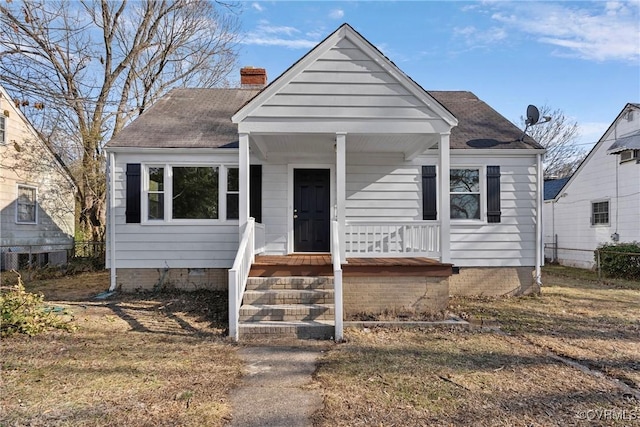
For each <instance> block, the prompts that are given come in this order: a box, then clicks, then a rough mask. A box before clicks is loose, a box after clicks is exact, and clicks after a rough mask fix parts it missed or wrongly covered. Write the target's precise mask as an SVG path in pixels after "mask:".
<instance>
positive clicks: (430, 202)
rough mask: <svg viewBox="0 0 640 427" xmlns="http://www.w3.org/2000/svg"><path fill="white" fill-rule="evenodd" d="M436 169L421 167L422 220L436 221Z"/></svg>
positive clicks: (433, 167)
mask: <svg viewBox="0 0 640 427" xmlns="http://www.w3.org/2000/svg"><path fill="white" fill-rule="evenodd" d="M436 187H437V185H436V167H435V166H422V219H424V220H436V219H438V212H437V208H436V206H437V198H436V194H437V193H436Z"/></svg>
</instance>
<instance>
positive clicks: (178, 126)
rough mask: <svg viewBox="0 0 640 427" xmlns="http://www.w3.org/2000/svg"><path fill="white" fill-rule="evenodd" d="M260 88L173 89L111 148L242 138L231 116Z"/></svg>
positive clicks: (219, 143)
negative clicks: (239, 136)
mask: <svg viewBox="0 0 640 427" xmlns="http://www.w3.org/2000/svg"><path fill="white" fill-rule="evenodd" d="M258 92H259V90H255V89H173V90H172V91H171V92H169V93H168V94H167V95H165V96H164V97H162V98H161V99H160V100H158V101H157V102H156V103H155V104H154V105H153V106H152V107H151V108H149V109H148V110H147V111H145V112H144V113H143V114H141V115H140V116H139V117H138V118H137V119H135V120H134V121H133V122H132V123H131V124H129V125H128V126H127V127H125V128H124V129H122V130H121V131H120V133H119V134H118V136H117V137H115V138H114V139H112V140H111V141H109V143H108V144H107V147H148V148H213V147H223V146H225V145H227V144H229V143H231V142H237V141H238V127H237V126H236V125H235V124H233V123H231V116H232V115H233V114H234V113H235V112H236V111H237V110H238V109H239V108H240V107H242V106H243V105H244V104H245V103H246V102H247V101H248V100H250V99H251V98H253V97H254V96H255V95H256V94H257V93H258Z"/></svg>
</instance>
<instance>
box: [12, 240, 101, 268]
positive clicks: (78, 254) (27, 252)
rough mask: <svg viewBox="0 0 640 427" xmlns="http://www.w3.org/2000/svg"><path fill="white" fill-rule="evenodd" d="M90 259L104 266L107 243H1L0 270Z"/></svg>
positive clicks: (55, 264)
mask: <svg viewBox="0 0 640 427" xmlns="http://www.w3.org/2000/svg"><path fill="white" fill-rule="evenodd" d="M74 260H88V261H91V262H92V263H93V264H95V265H96V266H102V268H104V263H105V243H104V242H92V241H73V242H70V243H69V244H67V245H10V246H9V245H0V270H4V271H7V270H27V269H37V268H44V267H47V266H64V265H66V264H67V263H69V262H72V261H74Z"/></svg>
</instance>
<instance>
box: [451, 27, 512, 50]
mask: <svg viewBox="0 0 640 427" xmlns="http://www.w3.org/2000/svg"><path fill="white" fill-rule="evenodd" d="M453 34H454V35H455V36H457V37H460V38H462V39H464V41H465V43H466V44H467V45H468V46H469V47H472V48H480V47H487V46H490V45H494V44H497V43H499V42H501V41H503V40H505V39H506V38H507V32H506V31H505V29H504V28H500V27H491V28H488V29H486V30H480V29H478V28H476V27H474V26H473V25H469V26H466V27H455V28H454V29H453Z"/></svg>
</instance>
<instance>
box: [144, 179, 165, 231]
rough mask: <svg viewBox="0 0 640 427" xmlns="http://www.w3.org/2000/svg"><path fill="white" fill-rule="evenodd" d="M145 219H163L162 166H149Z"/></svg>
mask: <svg viewBox="0 0 640 427" xmlns="http://www.w3.org/2000/svg"><path fill="white" fill-rule="evenodd" d="M147 203H148V204H147V219H150V220H156V219H164V168H157V167H150V168H149V191H148V192H147Z"/></svg>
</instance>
